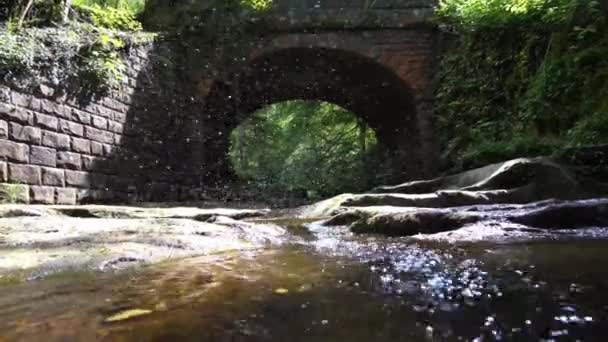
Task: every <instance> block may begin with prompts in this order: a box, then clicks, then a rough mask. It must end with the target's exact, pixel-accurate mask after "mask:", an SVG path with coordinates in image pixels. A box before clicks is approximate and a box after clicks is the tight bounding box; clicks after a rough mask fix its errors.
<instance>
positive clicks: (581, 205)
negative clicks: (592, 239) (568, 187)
mask: <svg viewBox="0 0 608 342" xmlns="http://www.w3.org/2000/svg"><path fill="white" fill-rule="evenodd" d="M508 219H509V220H510V221H511V222H514V223H519V224H523V225H526V226H531V227H537V228H546V229H573V228H579V227H593V226H596V227H608V199H604V200H588V201H575V202H564V203H554V204H549V205H547V206H544V207H541V208H538V209H535V210H533V211H530V212H526V213H523V214H516V215H512V216H510V217H509V218H508Z"/></svg>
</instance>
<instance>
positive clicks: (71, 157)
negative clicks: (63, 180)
mask: <svg viewBox="0 0 608 342" xmlns="http://www.w3.org/2000/svg"><path fill="white" fill-rule="evenodd" d="M57 166H59V167H62V168H66V169H72V170H80V168H81V166H82V160H81V158H80V154H78V153H72V152H58V153H57Z"/></svg>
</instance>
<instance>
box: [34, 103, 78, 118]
mask: <svg viewBox="0 0 608 342" xmlns="http://www.w3.org/2000/svg"><path fill="white" fill-rule="evenodd" d="M40 110H41V111H42V112H43V113H46V114H51V115H55V116H57V117H60V118H64V119H69V118H70V116H71V110H70V108H69V107H67V106H64V105H62V104H59V103H57V102H55V101H52V100H42V102H41V105H40Z"/></svg>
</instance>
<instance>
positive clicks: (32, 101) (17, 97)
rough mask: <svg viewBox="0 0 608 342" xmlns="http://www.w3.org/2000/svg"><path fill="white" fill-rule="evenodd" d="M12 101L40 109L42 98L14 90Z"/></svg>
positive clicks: (25, 106) (21, 105) (17, 104)
mask: <svg viewBox="0 0 608 342" xmlns="http://www.w3.org/2000/svg"><path fill="white" fill-rule="evenodd" d="M11 98H12V103H13V104H14V105H16V106H19V107H24V108H30V109H34V110H39V109H40V100H38V99H36V98H35V97H33V96H32V95H28V94H21V93H17V92H13V93H12V94H11Z"/></svg>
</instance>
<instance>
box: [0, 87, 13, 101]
mask: <svg viewBox="0 0 608 342" xmlns="http://www.w3.org/2000/svg"><path fill="white" fill-rule="evenodd" d="M0 102H11V89H10V88H9V87H7V86H3V85H0Z"/></svg>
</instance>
